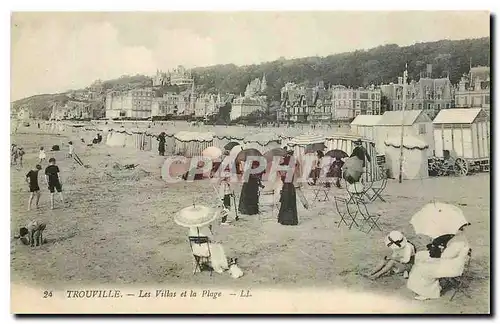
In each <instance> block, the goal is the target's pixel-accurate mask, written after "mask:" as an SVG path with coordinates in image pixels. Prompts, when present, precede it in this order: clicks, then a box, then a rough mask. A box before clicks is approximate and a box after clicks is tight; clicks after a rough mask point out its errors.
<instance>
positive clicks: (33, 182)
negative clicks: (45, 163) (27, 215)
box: [26, 164, 42, 211]
mask: <svg viewBox="0 0 500 324" xmlns="http://www.w3.org/2000/svg"><path fill="white" fill-rule="evenodd" d="M41 169H42V166H41V165H40V164H37V165H36V167H35V169H33V170H30V171H29V172H28V173H27V174H26V182H27V183H28V186H29V190H30V198H29V200H28V211H30V210H31V203H32V202H33V197H36V201H35V206H36V208H37V209H38V202H39V201H40V186H39V185H38V171H40V170H41Z"/></svg>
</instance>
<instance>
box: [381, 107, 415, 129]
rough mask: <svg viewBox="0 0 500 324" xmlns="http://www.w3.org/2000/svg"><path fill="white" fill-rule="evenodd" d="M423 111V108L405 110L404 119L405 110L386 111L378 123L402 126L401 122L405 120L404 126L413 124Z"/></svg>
mask: <svg viewBox="0 0 500 324" xmlns="http://www.w3.org/2000/svg"><path fill="white" fill-rule="evenodd" d="M422 113H423V110H406V111H405V112H404V120H403V112H402V111H386V112H385V113H384V114H383V115H382V118H380V121H379V123H378V124H377V125H379V126H401V122H403V125H404V126H411V125H413V124H414V123H415V121H416V120H417V118H418V117H419V116H420V114H422Z"/></svg>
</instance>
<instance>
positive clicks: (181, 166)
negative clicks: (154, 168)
mask: <svg viewBox="0 0 500 324" xmlns="http://www.w3.org/2000/svg"><path fill="white" fill-rule="evenodd" d="M190 165H191V160H190V159H174V160H173V161H172V160H170V159H167V160H165V163H164V164H163V167H162V169H161V176H162V178H163V179H164V180H168V179H170V178H176V177H180V176H182V175H183V174H184V173H186V172H187V171H188V170H189V167H190Z"/></svg>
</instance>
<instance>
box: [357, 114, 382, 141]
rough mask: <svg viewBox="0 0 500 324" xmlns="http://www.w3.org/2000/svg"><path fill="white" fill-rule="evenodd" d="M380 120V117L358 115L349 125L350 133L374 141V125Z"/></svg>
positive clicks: (375, 137)
mask: <svg viewBox="0 0 500 324" xmlns="http://www.w3.org/2000/svg"><path fill="white" fill-rule="evenodd" d="M381 118H382V116H381V115H358V116H356V118H354V120H353V121H352V123H351V132H352V133H353V134H356V135H359V136H360V137H364V138H368V139H371V140H376V139H377V135H376V133H377V128H376V125H377V124H378V123H379V122H380V119H381Z"/></svg>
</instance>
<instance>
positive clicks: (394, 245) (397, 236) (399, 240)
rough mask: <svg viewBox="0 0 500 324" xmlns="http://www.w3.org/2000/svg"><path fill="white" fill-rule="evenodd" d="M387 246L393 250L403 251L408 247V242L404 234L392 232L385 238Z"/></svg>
mask: <svg viewBox="0 0 500 324" xmlns="http://www.w3.org/2000/svg"><path fill="white" fill-rule="evenodd" d="M384 241H385V245H386V246H387V247H390V248H391V249H393V250H398V249H402V248H404V247H405V246H406V243H407V240H406V237H405V236H404V235H403V233H401V232H399V231H392V232H390V233H389V235H387V236H386V237H385V240H384Z"/></svg>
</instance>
